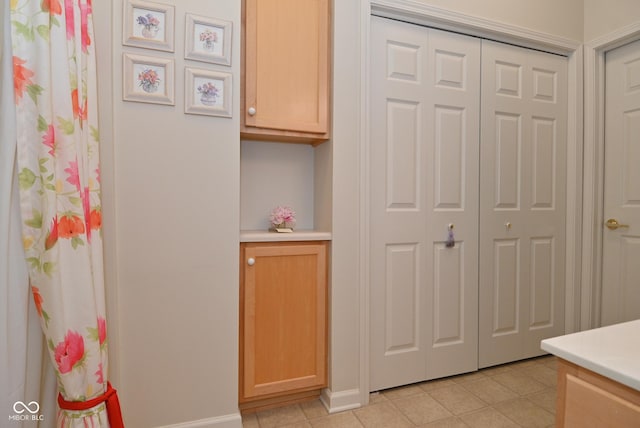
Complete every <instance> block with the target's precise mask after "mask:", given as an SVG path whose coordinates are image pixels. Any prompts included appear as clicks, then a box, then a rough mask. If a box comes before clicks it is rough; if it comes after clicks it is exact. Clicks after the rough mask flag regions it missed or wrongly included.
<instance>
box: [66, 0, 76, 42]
mask: <svg viewBox="0 0 640 428" xmlns="http://www.w3.org/2000/svg"><path fill="white" fill-rule="evenodd" d="M64 16H65V21H66V22H67V40H71V39H72V38H73V36H74V34H75V31H76V29H75V21H74V17H73V0H64Z"/></svg>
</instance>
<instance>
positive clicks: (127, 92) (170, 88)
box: [122, 53, 175, 105]
mask: <svg viewBox="0 0 640 428" xmlns="http://www.w3.org/2000/svg"><path fill="white" fill-rule="evenodd" d="M122 63H123V76H124V77H123V85H122V98H123V99H124V100H125V101H137V102H143V103H153V104H167V105H174V104H175V101H174V63H173V60H172V59H165V58H155V57H151V56H142V55H133V54H128V53H125V54H123V61H122Z"/></svg>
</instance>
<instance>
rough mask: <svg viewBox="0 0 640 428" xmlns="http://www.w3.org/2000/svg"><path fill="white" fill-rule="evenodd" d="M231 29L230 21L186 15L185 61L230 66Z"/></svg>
mask: <svg viewBox="0 0 640 428" xmlns="http://www.w3.org/2000/svg"><path fill="white" fill-rule="evenodd" d="M232 28H233V23H232V22H231V21H224V20H221V19H215V18H207V17H205V16H199V15H193V14H190V13H187V14H186V26H185V37H184V52H185V56H184V57H185V59H192V60H195V61H203V62H210V63H213V64H221V65H227V66H230V65H231V40H232Z"/></svg>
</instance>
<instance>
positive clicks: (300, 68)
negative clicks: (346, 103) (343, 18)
mask: <svg viewBox="0 0 640 428" xmlns="http://www.w3.org/2000/svg"><path fill="white" fill-rule="evenodd" d="M244 13H245V27H244V29H245V32H244V35H245V37H244V43H245V46H244V47H245V61H244V68H245V70H244V71H245V75H244V83H245V86H244V114H243V118H244V125H245V126H244V127H243V132H245V133H247V132H248V133H252V132H260V131H259V130H257V129H255V128H266V129H270V130H281V131H296V132H302V133H313V134H316V135H315V136H314V137H315V138H322V136H323V134H326V133H327V131H328V93H329V70H330V61H329V2H328V0H246V1H245V12H244ZM252 128H253V129H252ZM270 133H271V134H272V135H278V133H277V132H275V133H274V132H273V131H271V132H270Z"/></svg>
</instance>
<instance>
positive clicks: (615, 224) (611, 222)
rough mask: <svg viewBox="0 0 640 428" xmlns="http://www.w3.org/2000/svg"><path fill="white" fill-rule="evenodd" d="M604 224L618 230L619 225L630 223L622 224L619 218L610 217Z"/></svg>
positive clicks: (626, 225) (624, 225)
mask: <svg viewBox="0 0 640 428" xmlns="http://www.w3.org/2000/svg"><path fill="white" fill-rule="evenodd" d="M604 225H605V226H607V227H608V228H609V229H611V230H616V229H617V228H619V227H629V225H628V224H620V223H618V220H616V219H615V218H610V219H609V220H607V221H606V222H605V223H604Z"/></svg>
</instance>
